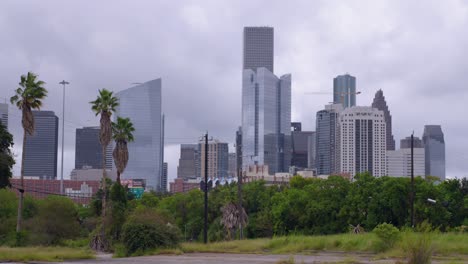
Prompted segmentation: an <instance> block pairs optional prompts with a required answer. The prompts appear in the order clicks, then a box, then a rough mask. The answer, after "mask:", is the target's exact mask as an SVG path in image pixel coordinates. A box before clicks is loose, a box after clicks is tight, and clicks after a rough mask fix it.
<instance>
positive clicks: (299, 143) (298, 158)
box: [291, 122, 315, 169]
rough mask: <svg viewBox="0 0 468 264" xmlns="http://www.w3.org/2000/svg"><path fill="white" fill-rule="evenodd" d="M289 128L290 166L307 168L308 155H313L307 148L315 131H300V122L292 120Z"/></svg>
mask: <svg viewBox="0 0 468 264" xmlns="http://www.w3.org/2000/svg"><path fill="white" fill-rule="evenodd" d="M291 130H292V131H291V147H292V156H291V166H295V167H296V168H298V169H306V168H309V157H310V156H312V155H313V153H312V152H311V151H310V148H309V147H310V145H309V141H311V140H312V139H315V137H314V134H315V132H312V131H302V125H301V123H300V122H292V123H291ZM311 158H312V157H311Z"/></svg>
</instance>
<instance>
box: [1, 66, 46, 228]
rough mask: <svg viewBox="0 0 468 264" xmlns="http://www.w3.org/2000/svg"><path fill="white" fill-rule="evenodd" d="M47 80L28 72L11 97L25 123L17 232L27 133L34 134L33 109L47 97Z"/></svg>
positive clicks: (19, 221) (37, 107)
mask: <svg viewBox="0 0 468 264" xmlns="http://www.w3.org/2000/svg"><path fill="white" fill-rule="evenodd" d="M44 84H45V82H43V81H40V80H37V75H35V74H34V73H32V72H28V74H27V75H21V78H20V82H19V87H18V88H17V89H16V90H15V95H13V96H12V97H11V98H10V102H11V104H13V105H16V107H18V109H19V110H21V112H22V119H21V123H22V125H23V130H24V133H23V151H22V152H21V189H20V199H19V205H18V218H17V222H16V232H20V231H21V223H22V221H23V217H22V216H23V198H24V197H23V196H24V156H25V155H24V154H25V145H26V144H25V143H26V133H28V134H29V135H30V136H32V135H33V134H34V116H33V113H32V110H33V109H38V110H40V108H41V106H42V100H43V99H44V98H46V97H47V90H46V89H45V88H44Z"/></svg>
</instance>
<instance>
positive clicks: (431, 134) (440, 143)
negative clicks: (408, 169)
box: [422, 125, 445, 181]
mask: <svg viewBox="0 0 468 264" xmlns="http://www.w3.org/2000/svg"><path fill="white" fill-rule="evenodd" d="M422 139H423V143H424V150H425V154H426V166H425V167H426V175H428V176H437V177H439V178H440V179H441V180H442V181H443V180H445V141H444V133H443V132H442V127H441V126H440V125H426V126H424V134H423V137H422Z"/></svg>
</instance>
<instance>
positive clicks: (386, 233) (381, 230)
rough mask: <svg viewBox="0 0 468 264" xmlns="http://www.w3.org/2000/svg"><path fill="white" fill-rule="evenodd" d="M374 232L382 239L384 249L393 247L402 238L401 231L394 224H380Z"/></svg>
mask: <svg viewBox="0 0 468 264" xmlns="http://www.w3.org/2000/svg"><path fill="white" fill-rule="evenodd" d="M374 233H375V234H376V235H377V237H378V238H379V239H380V241H381V243H382V246H383V247H382V249H383V250H386V249H389V248H391V247H393V246H394V245H395V243H396V242H397V241H398V240H399V239H400V231H399V230H398V228H396V227H394V226H393V225H392V224H387V223H383V224H380V225H378V226H376V227H375V228H374Z"/></svg>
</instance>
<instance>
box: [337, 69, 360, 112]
mask: <svg viewBox="0 0 468 264" xmlns="http://www.w3.org/2000/svg"><path fill="white" fill-rule="evenodd" d="M333 103H335V104H342V105H343V107H344V108H347V107H352V106H355V105H356V77H354V76H351V75H349V74H345V75H338V76H336V77H335V78H334V79H333Z"/></svg>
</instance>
